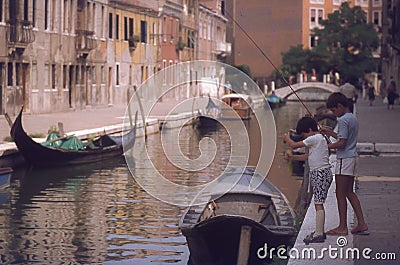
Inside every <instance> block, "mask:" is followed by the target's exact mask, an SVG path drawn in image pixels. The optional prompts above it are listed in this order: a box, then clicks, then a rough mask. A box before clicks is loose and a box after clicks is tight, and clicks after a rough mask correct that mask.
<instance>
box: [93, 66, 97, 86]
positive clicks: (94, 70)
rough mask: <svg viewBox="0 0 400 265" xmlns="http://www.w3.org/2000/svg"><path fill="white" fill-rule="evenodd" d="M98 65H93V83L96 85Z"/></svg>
mask: <svg viewBox="0 0 400 265" xmlns="http://www.w3.org/2000/svg"><path fill="white" fill-rule="evenodd" d="M96 84H97V81H96V66H92V85H96Z"/></svg>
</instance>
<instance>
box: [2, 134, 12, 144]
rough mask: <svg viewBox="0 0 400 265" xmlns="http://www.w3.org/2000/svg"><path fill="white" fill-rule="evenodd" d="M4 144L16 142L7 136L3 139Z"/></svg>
mask: <svg viewBox="0 0 400 265" xmlns="http://www.w3.org/2000/svg"><path fill="white" fill-rule="evenodd" d="M3 142H14V141H13V139H12V138H11V136H9V135H8V136H6V137H4V138H3Z"/></svg>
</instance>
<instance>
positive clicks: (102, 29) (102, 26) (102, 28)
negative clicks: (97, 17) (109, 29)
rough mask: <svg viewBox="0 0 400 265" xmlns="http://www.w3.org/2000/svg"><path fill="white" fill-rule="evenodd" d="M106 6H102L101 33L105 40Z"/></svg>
mask: <svg viewBox="0 0 400 265" xmlns="http://www.w3.org/2000/svg"><path fill="white" fill-rule="evenodd" d="M104 12H105V10H104V6H101V24H100V31H101V37H102V38H104V16H105V15H104Z"/></svg>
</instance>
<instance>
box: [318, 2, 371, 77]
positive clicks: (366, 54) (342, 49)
mask: <svg viewBox="0 0 400 265" xmlns="http://www.w3.org/2000/svg"><path fill="white" fill-rule="evenodd" d="M366 21H367V19H366V15H365V12H364V11H363V10H362V9H361V7H359V6H355V7H354V8H351V7H350V6H349V3H348V2H343V3H342V5H341V7H340V9H339V10H337V11H335V12H333V13H332V14H329V15H328V19H327V20H323V21H321V25H322V26H323V27H322V28H320V29H319V28H315V29H314V30H313V35H314V36H318V47H317V48H318V49H316V53H318V54H322V53H323V54H324V56H327V57H326V59H327V60H328V62H329V63H330V64H331V65H336V67H337V69H338V70H339V72H340V73H341V75H342V76H343V77H345V78H347V79H356V78H357V77H360V76H363V75H364V74H365V73H366V72H370V71H373V70H374V68H375V66H374V64H373V63H372V62H373V61H372V60H373V59H372V52H373V51H374V50H376V49H377V48H378V47H379V38H378V34H377V32H376V30H375V29H374V24H372V23H366Z"/></svg>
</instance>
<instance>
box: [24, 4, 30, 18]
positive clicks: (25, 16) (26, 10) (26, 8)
mask: <svg viewBox="0 0 400 265" xmlns="http://www.w3.org/2000/svg"><path fill="white" fill-rule="evenodd" d="M24 20H25V21H29V5H28V0H24Z"/></svg>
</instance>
